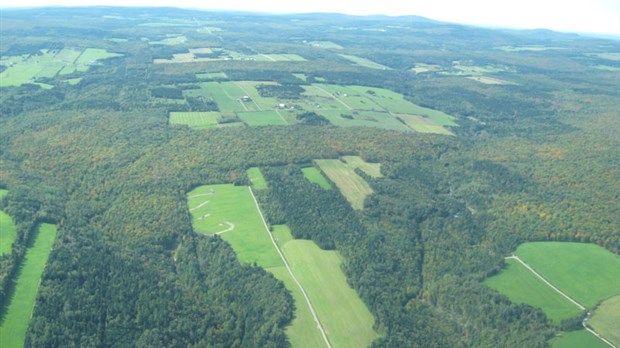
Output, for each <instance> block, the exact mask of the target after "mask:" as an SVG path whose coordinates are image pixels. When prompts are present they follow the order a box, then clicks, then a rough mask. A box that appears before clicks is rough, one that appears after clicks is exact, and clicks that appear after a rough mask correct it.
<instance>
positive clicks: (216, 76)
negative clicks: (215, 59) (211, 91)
mask: <svg viewBox="0 0 620 348" xmlns="http://www.w3.org/2000/svg"><path fill="white" fill-rule="evenodd" d="M196 78H197V79H199V80H227V79H228V75H226V73H223V72H210V73H202V74H196Z"/></svg>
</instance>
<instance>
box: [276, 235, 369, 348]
mask: <svg viewBox="0 0 620 348" xmlns="http://www.w3.org/2000/svg"><path fill="white" fill-rule="evenodd" d="M281 248H282V251H283V253H284V255H285V257H286V258H287V260H288V262H289V264H290V266H291V268H292V270H293V273H295V276H296V277H297V279H298V280H299V282H300V283H301V284H302V286H303V287H304V289H306V292H307V293H308V296H309V297H310V301H311V302H312V305H313V306H314V308H315V310H316V312H317V315H318V317H319V320H320V321H321V323H322V324H323V328H324V329H325V331H326V333H327V337H328V338H329V341H330V343H331V344H332V346H333V347H351V348H357V347H368V346H369V345H370V343H371V342H372V341H373V340H374V339H375V338H377V334H376V333H375V332H374V330H373V329H372V326H373V323H374V318H373V316H372V314H370V312H369V311H368V308H366V306H365V305H364V303H363V302H362V301H361V299H360V298H359V296H358V294H357V293H356V292H355V290H353V289H352V288H351V287H350V286H349V285H348V283H347V280H346V278H345V276H344V273H343V272H342V269H341V268H340V265H341V263H342V261H341V259H340V255H339V254H338V252H336V251H326V250H321V249H320V248H319V247H318V246H317V245H316V244H315V243H314V242H312V241H309V240H290V241H288V242H286V243H284V244H283V245H282V246H281Z"/></svg>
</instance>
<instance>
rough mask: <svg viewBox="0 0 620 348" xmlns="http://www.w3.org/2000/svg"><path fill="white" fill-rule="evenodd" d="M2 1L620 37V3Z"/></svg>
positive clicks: (599, 0) (550, 0) (523, 0)
mask: <svg viewBox="0 0 620 348" xmlns="http://www.w3.org/2000/svg"><path fill="white" fill-rule="evenodd" d="M5 2H6V1H5V0H1V1H0V7H4V8H10V7H42V6H99V5H101V6H144V7H162V6H171V7H180V8H195V9H201V10H233V11H248V12H264V13H310V12H323V13H343V14H349V15H378V14H383V15H389V16H401V15H418V16H423V17H427V18H430V19H434V20H438V21H445V22H454V23H461V24H468V25H478V26H492V27H504V28H515V29H550V30H556V31H564V32H576V33H597V34H612V35H620V1H616V0H593V1H589V2H586V1H574V2H565V1H562V0H546V1H544V0H543V1H539V0H521V1H514V0H511V1H501V2H499V1H492V0H471V1H468V2H463V1H454V0H435V1H433V2H432V3H428V2H424V3H422V2H419V1H403V0H384V1H381V2H376V1H369V0H360V1H357V2H355V5H354V6H351V3H350V2H343V1H328V0H316V1H296V2H290V1H285V0H265V1H261V2H250V1H247V0H230V1H227V2H225V3H221V2H211V1H200V0H178V1H171V0H150V1H149V0H123V1H121V0H23V1H20V2H19V3H15V2H11V3H8V2H7V3H5Z"/></svg>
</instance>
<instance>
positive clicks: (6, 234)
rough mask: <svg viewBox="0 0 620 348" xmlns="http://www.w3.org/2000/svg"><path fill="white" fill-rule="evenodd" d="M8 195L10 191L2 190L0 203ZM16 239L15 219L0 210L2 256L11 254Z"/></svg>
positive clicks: (0, 190)
mask: <svg viewBox="0 0 620 348" xmlns="http://www.w3.org/2000/svg"><path fill="white" fill-rule="evenodd" d="M8 193H9V191H8V190H3V189H0V201H1V200H2V199H3V198H4V196H6V195H7V194H8ZM16 237H17V232H16V231H15V224H14V223H13V219H11V217H10V216H9V215H8V214H6V213H5V212H3V211H2V210H0V255H4V254H10V253H11V249H12V246H13V242H15V238H16Z"/></svg>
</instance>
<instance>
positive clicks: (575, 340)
mask: <svg viewBox="0 0 620 348" xmlns="http://www.w3.org/2000/svg"><path fill="white" fill-rule="evenodd" d="M586 347H587V348H609V345H607V343H605V342H603V341H601V340H599V339H598V338H597V337H596V336H594V335H593V334H591V333H589V332H588V331H586V330H577V331H572V332H565V333H562V334H561V335H560V336H559V337H556V338H554V339H552V340H551V348H586Z"/></svg>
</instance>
